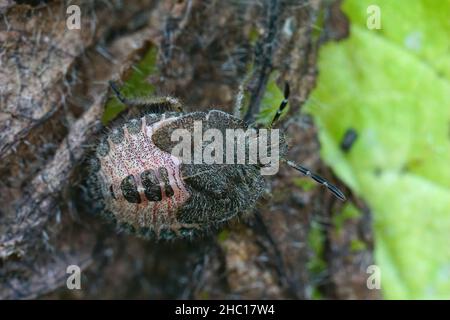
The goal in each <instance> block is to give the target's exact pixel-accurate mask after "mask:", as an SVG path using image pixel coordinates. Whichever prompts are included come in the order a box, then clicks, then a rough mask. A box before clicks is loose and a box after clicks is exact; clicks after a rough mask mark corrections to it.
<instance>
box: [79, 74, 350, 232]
mask: <svg viewBox="0 0 450 320" xmlns="http://www.w3.org/2000/svg"><path fill="white" fill-rule="evenodd" d="M111 88H112V90H113V91H114V92H115V93H116V96H117V98H118V99H119V100H120V101H121V102H122V103H124V104H125V105H126V106H127V107H128V109H127V111H126V113H127V114H128V116H129V119H128V120H124V117H122V118H119V119H118V120H116V121H115V122H114V123H112V124H111V125H110V130H109V132H108V133H107V134H104V136H103V137H101V139H100V140H99V143H98V144H97V146H96V148H95V150H94V151H93V155H92V156H91V157H90V164H89V166H88V174H87V187H88V188H87V190H88V192H87V198H86V200H87V201H86V203H89V204H91V207H92V208H90V209H92V210H93V211H94V212H101V213H102V214H103V215H104V216H105V217H106V218H107V219H108V220H110V221H111V222H114V223H115V224H116V225H117V226H118V228H119V229H120V230H123V231H125V232H127V233H131V234H136V235H138V236H141V237H144V238H156V239H173V238H192V237H193V236H196V235H198V234H202V233H204V232H206V231H208V230H210V229H213V228H215V227H217V226H219V225H220V224H222V223H224V222H226V221H228V220H230V219H232V218H233V217H235V216H237V215H238V214H242V213H245V212H249V211H251V210H252V209H253V208H254V207H255V206H256V204H257V202H258V200H259V199H260V198H261V196H262V195H263V193H264V192H265V190H266V182H265V180H264V178H263V176H262V175H261V169H262V168H263V167H264V168H265V167H267V163H266V162H265V161H259V162H258V161H256V162H255V161H248V162H247V161H243V162H239V161H236V162H233V161H232V162H233V163H229V162H227V161H225V160H226V159H225V158H227V159H228V156H227V157H226V156H225V153H223V152H222V155H219V158H218V160H219V161H213V162H211V163H209V162H202V161H200V162H196V161H194V162H191V161H185V159H183V158H184V155H183V157H182V156H181V155H177V154H175V153H174V152H173V151H174V148H175V147H176V146H177V144H178V142H177V141H175V140H176V139H175V140H174V139H173V138H174V136H177V134H178V133H179V132H183V136H184V137H186V136H188V137H189V139H187V141H189V142H188V145H187V148H186V149H184V150H186V151H187V150H197V151H200V154H204V152H205V151H206V150H208V151H210V149H209V148H208V145H207V144H206V145H205V144H204V143H203V142H202V141H201V142H200V143H197V142H196V139H195V138H196V136H197V134H198V133H200V136H204V135H205V133H206V132H207V131H208V130H209V132H212V131H214V132H215V133H219V136H221V137H223V136H226V133H227V132H229V131H230V129H231V130H235V131H247V130H249V131H250V133H251V134H256V135H251V136H252V137H253V138H250V140H245V141H244V142H242V141H241V142H239V141H235V140H234V138H233V140H232V141H233V142H232V143H231V146H230V145H228V141H227V142H225V141H222V142H218V141H219V140H217V143H218V144H219V145H221V146H222V147H223V148H219V149H223V150H225V147H231V150H237V149H241V150H242V147H243V148H244V149H245V150H244V151H245V152H244V154H246V155H248V154H250V153H249V151H252V152H253V155H254V154H255V149H252V147H251V145H252V143H251V142H252V141H255V140H252V139H257V140H260V138H261V137H262V136H263V135H262V133H263V132H266V131H261V130H259V129H256V128H255V126H252V127H251V128H249V126H247V124H246V123H245V122H244V121H243V120H241V119H240V118H238V117H236V116H233V115H231V114H229V113H226V112H222V111H219V110H211V111H209V112H183V111H182V105H181V103H180V102H179V101H178V100H177V99H175V98H171V97H160V98H151V99H135V100H130V99H127V98H125V97H123V96H122V94H121V93H120V91H119V90H118V89H117V87H116V86H115V84H114V83H111ZM284 96H285V97H284V100H283V101H282V102H281V104H280V107H279V110H278V112H277V113H276V115H275V116H274V119H273V121H272V124H271V125H270V126H269V128H268V130H269V131H271V130H273V129H272V125H273V124H274V123H275V122H276V121H277V120H278V119H279V117H280V115H281V112H282V111H283V109H284V108H285V107H286V105H287V98H288V96H289V86H286V88H285V93H284ZM133 110H134V111H136V110H138V111H139V113H138V115H136V114H135V115H134V116H131V117H130V115H131V114H132V113H133V112H132V111H133ZM199 123H201V126H198V124H199ZM210 129H212V130H210ZM199 131H201V132H199ZM273 132H274V133H276V132H275V131H273ZM174 133H176V134H175V135H174ZM214 140H215V139H214ZM273 140H274V141H272V136H271V139H270V142H269V141H268V140H265V139H262V141H265V142H263V145H264V144H266V145H265V147H268V149H269V153H270V155H275V156H276V157H277V160H278V158H279V159H281V160H284V161H285V163H286V164H288V165H289V166H290V167H292V168H294V169H296V170H297V171H299V172H301V173H302V174H304V175H306V176H309V177H311V178H312V179H313V180H315V181H316V182H318V183H319V184H321V185H323V186H324V187H326V188H327V189H328V190H329V191H330V192H332V193H333V194H334V195H335V196H336V197H337V198H339V199H341V200H345V196H344V194H343V193H342V192H341V191H340V190H339V189H338V188H337V187H335V186H334V185H332V184H331V183H329V182H328V181H327V180H325V179H324V178H322V177H320V176H318V175H316V174H314V173H312V172H311V171H310V170H309V169H307V168H305V167H303V166H301V165H299V164H296V163H294V162H293V161H290V160H287V159H286V158H285V156H286V154H287V149H288V148H287V144H286V142H285V139H284V136H283V135H282V134H281V135H275V138H274V139H273ZM191 143H192V144H191ZM273 146H275V147H276V149H274V148H273ZM199 149H201V150H199ZM263 149H267V148H263ZM227 151H228V150H227ZM275 151H276V152H275ZM187 153H189V152H187ZM194 153H195V152H194ZM260 153H261V149H259V148H258V155H260ZM214 154H215V152H214ZM217 154H220V152H217ZM215 155H216V154H215ZM234 156H236V154H235V155H234ZM234 156H230V159H233V157H234ZM221 157H223V158H221ZM241 159H242V158H241ZM222 160H223V161H222Z"/></svg>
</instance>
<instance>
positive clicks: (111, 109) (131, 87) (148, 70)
mask: <svg viewBox="0 0 450 320" xmlns="http://www.w3.org/2000/svg"><path fill="white" fill-rule="evenodd" d="M157 55H158V49H157V48H156V47H154V46H152V47H151V48H150V49H149V50H148V51H147V53H146V54H145V55H144V57H143V58H142V60H141V61H140V62H139V63H138V65H137V66H135V67H134V70H133V72H132V73H131V75H130V76H129V77H128V79H126V81H125V82H124V84H123V86H122V87H121V88H120V91H121V93H122V94H123V95H124V96H125V97H141V96H150V95H151V94H152V93H154V91H155V88H154V87H153V85H151V84H150V83H149V82H148V77H149V76H150V75H154V74H156V73H157V70H158V69H157V66H156V59H157ZM124 109H125V106H124V105H123V104H122V103H121V102H120V101H118V100H117V99H116V97H112V98H110V99H109V100H108V102H107V104H106V107H105V113H104V114H103V117H102V122H103V124H107V123H108V122H109V121H111V120H113V119H114V118H115V117H116V116H117V115H118V114H119V113H120V112H121V111H123V110H124Z"/></svg>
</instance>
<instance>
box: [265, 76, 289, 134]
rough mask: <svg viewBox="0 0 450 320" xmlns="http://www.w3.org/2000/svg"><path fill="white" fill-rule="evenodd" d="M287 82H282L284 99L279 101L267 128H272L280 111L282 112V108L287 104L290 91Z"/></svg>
mask: <svg viewBox="0 0 450 320" xmlns="http://www.w3.org/2000/svg"><path fill="white" fill-rule="evenodd" d="M290 91H291V90H290V88H289V84H288V83H287V82H286V83H285V84H284V99H283V101H281V103H280V106H279V107H278V110H277V113H275V116H274V117H273V119H272V122H271V123H270V125H269V128H272V126H273V125H274V124H275V123H276V122H277V121H278V119H279V118H280V116H281V113H282V112H283V110H284V108H286V106H287V104H288V98H289V93H290Z"/></svg>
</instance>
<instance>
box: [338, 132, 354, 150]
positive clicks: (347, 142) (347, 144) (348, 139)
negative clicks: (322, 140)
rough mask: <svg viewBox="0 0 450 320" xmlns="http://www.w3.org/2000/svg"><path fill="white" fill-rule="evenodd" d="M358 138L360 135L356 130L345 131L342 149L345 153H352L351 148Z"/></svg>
mask: <svg viewBox="0 0 450 320" xmlns="http://www.w3.org/2000/svg"><path fill="white" fill-rule="evenodd" d="M357 138H358V133H357V132H356V130H355V129H353V128H349V129H347V131H345V134H344V138H343V139H342V142H341V149H342V151H344V152H348V151H350V148H351V147H352V146H353V144H354V143H355V141H356V139H357Z"/></svg>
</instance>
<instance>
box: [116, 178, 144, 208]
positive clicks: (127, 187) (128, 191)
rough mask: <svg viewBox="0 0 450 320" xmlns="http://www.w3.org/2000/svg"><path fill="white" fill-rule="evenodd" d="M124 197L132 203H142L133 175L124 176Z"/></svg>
mask: <svg viewBox="0 0 450 320" xmlns="http://www.w3.org/2000/svg"><path fill="white" fill-rule="evenodd" d="M120 190H122V194H123V197H124V198H125V199H126V200H127V201H128V202H130V203H141V196H140V195H139V192H138V190H137V185H136V180H135V179H134V176H133V175H129V176H128V177H126V178H124V179H123V180H122V182H121V183H120Z"/></svg>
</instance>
